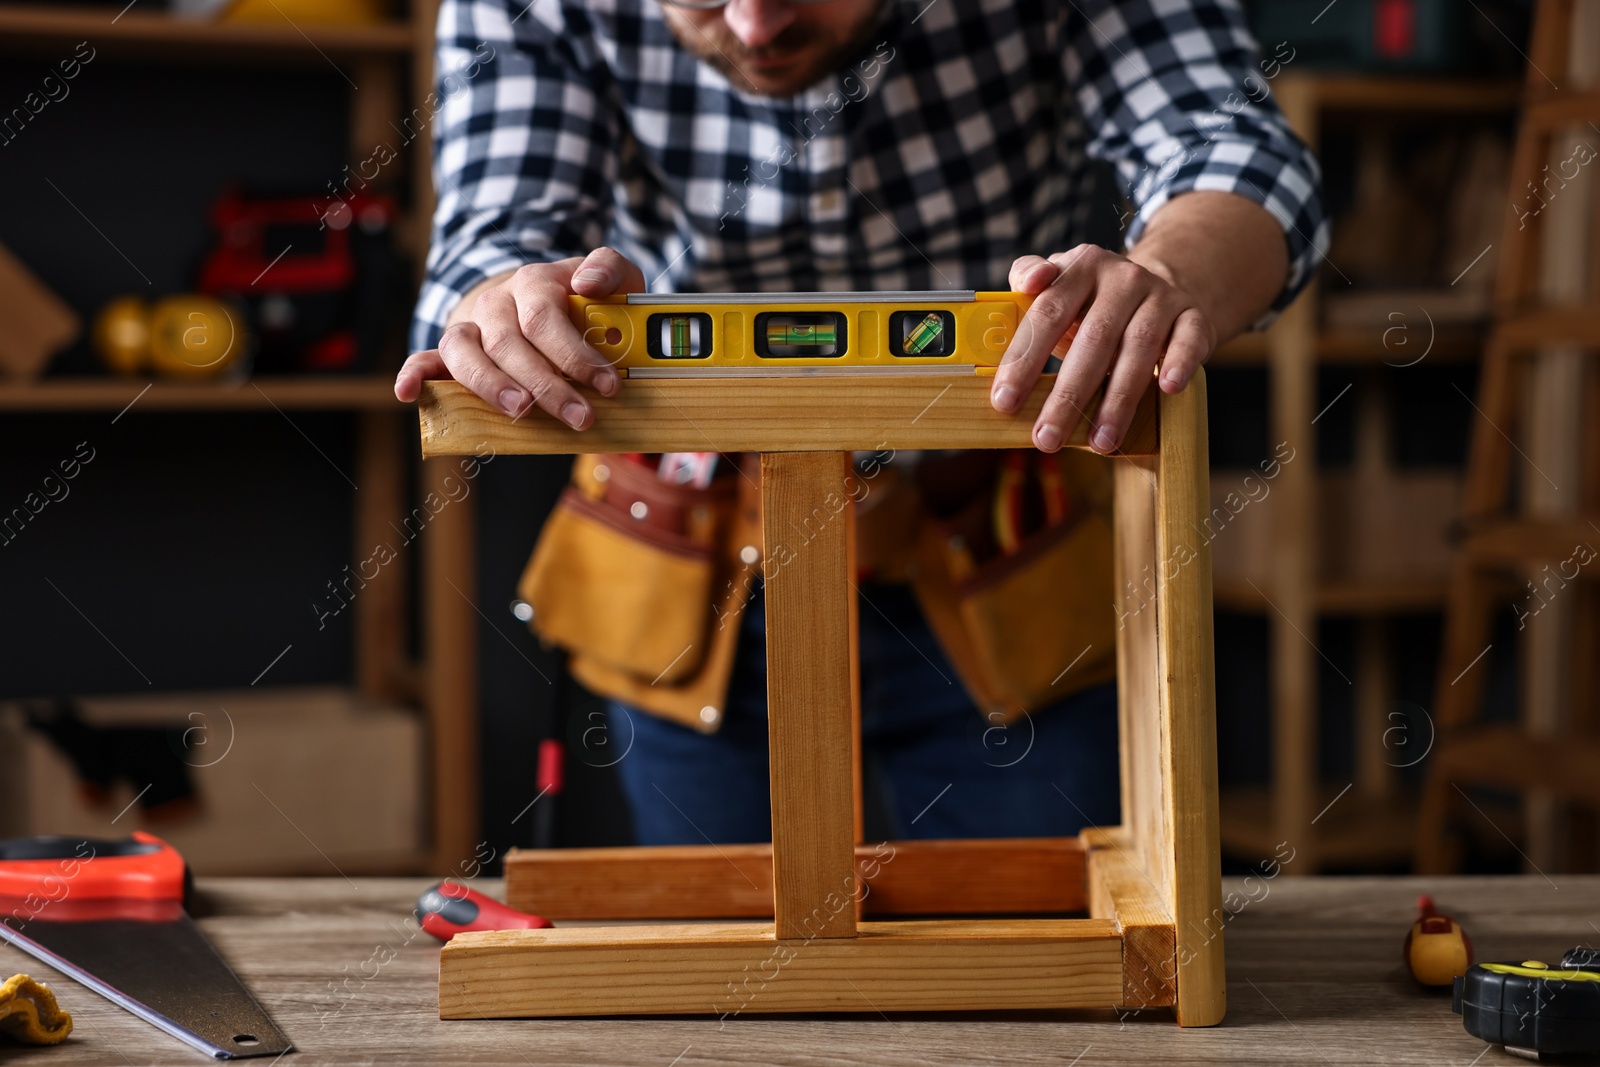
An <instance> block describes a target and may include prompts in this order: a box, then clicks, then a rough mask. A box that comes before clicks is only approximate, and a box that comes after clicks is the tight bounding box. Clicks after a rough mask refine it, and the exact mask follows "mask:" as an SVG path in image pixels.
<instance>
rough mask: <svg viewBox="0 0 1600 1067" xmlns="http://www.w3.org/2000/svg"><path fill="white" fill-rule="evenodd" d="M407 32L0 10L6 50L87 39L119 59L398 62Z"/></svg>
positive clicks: (384, 25)
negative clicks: (364, 57)
mask: <svg viewBox="0 0 1600 1067" xmlns="http://www.w3.org/2000/svg"><path fill="white" fill-rule="evenodd" d="M408 29H409V27H407V26H406V24H405V23H403V22H399V21H385V22H381V23H377V24H375V25H343V24H339V23H329V22H315V21H309V20H300V21H298V22H294V21H291V20H289V19H288V18H284V19H281V20H278V21H275V22H224V21H221V20H218V19H209V18H179V17H175V16H173V15H169V14H158V13H156V12H154V11H142V10H138V9H135V10H132V11H124V12H122V13H121V14H120V15H118V16H117V17H115V18H113V17H111V16H110V15H108V14H107V13H106V12H104V11H103V10H95V9H93V8H75V7H63V6H62V5H59V4H6V5H5V6H4V7H0V41H4V42H5V43H6V44H7V45H8V48H7V49H6V50H7V51H14V50H17V49H20V48H23V47H33V48H40V47H55V46H65V47H67V48H71V47H72V45H74V44H76V43H77V42H79V41H82V40H85V39H88V40H90V41H93V42H94V44H95V46H96V47H97V48H108V49H111V50H112V51H114V52H116V53H118V54H123V55H131V54H143V55H155V56H167V55H181V56H183V57H185V58H190V59H195V60H201V61H206V62H214V63H221V62H232V61H235V60H237V59H238V58H239V57H240V56H244V55H250V56H258V57H262V58H278V59H282V60H285V61H288V60H295V61H299V62H303V63H306V64H311V63H324V64H325V63H326V60H325V59H323V58H320V57H319V56H318V54H317V53H318V52H324V53H330V54H333V55H341V54H343V55H358V54H379V55H404V54H406V53H407V52H409V51H410V50H411V45H412V42H411V35H410V33H409V32H408Z"/></svg>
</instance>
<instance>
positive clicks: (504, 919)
mask: <svg viewBox="0 0 1600 1067" xmlns="http://www.w3.org/2000/svg"><path fill="white" fill-rule="evenodd" d="M417 922H419V923H421V924H422V928H423V929H424V930H426V931H427V932H428V933H430V934H432V935H433V936H434V937H437V938H438V939H439V940H440V941H448V940H450V939H451V938H452V937H454V936H456V935H457V934H459V933H465V932H466V931H468V930H547V929H549V928H550V927H551V926H553V925H554V924H553V923H551V921H550V920H549V919H543V918H540V917H539V916H537V915H529V914H527V913H526V912H521V911H513V910H512V909H511V908H508V907H506V906H505V905H504V904H502V903H500V902H499V901H498V900H495V899H494V898H493V897H486V896H484V895H483V894H482V893H480V892H478V891H477V890H476V889H469V888H468V887H466V886H464V885H461V884H459V883H457V882H440V883H439V884H438V885H435V886H430V887H429V888H428V889H425V890H423V892H422V895H421V896H420V897H418V898H417Z"/></svg>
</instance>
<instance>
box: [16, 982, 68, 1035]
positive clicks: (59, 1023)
mask: <svg viewBox="0 0 1600 1067" xmlns="http://www.w3.org/2000/svg"><path fill="white" fill-rule="evenodd" d="M70 1033H72V1016H71V1015H69V1014H68V1013H67V1012H65V1011H63V1010H62V1009H61V1007H60V1006H59V1005H58V1004H56V995H55V994H54V993H52V992H50V987H49V986H47V985H44V984H42V983H39V982H36V981H34V980H33V979H32V978H29V977H28V976H27V975H25V974H14V975H12V976H11V977H10V978H8V979H6V980H5V982H4V983H3V984H0V1034H6V1035H9V1036H10V1037H14V1038H16V1039H17V1040H18V1041H24V1042H27V1043H28V1044H30V1045H56V1044H60V1043H61V1042H62V1041H65V1040H66V1038H67V1035H68V1034H70Z"/></svg>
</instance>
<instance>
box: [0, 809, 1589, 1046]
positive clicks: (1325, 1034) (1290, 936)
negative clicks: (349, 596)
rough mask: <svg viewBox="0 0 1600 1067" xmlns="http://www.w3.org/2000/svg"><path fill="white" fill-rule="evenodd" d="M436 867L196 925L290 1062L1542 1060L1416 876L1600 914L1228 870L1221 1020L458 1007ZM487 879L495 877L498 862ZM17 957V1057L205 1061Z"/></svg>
mask: <svg viewBox="0 0 1600 1067" xmlns="http://www.w3.org/2000/svg"><path fill="white" fill-rule="evenodd" d="M308 829H309V830H310V831H311V833H313V834H315V832H316V831H315V829H314V828H310V827H308ZM1262 858H1263V859H1265V858H1267V857H1262ZM1291 865H1292V864H1291ZM444 873H446V872H444V871H440V872H439V874H440V875H442V874H444ZM437 878H438V875H434V876H430V877H426V878H414V879H376V878H373V879H369V878H360V877H358V878H356V879H355V884H354V885H352V884H350V883H348V882H346V881H344V880H343V879H341V878H338V877H329V878H320V879H201V880H200V891H201V902H202V904H203V905H204V906H205V910H204V913H203V914H202V916H201V918H200V925H201V927H202V928H203V929H204V930H205V931H206V934H207V935H208V936H209V937H210V938H211V939H212V941H213V943H214V944H215V945H216V946H217V949H218V950H219V951H220V952H221V953H222V954H223V956H224V957H225V958H226V959H227V960H228V961H229V962H230V963H231V964H232V965H233V967H234V969H235V970H236V971H237V972H238V973H239V976H240V977H241V978H242V979H243V980H244V981H245V983H246V984H248V985H249V986H250V988H251V989H252V990H253V991H254V992H255V994H256V996H257V997H258V998H260V1000H261V1002H262V1003H263V1004H264V1005H265V1006H266V1008H267V1010H268V1011H270V1012H271V1013H272V1015H273V1018H274V1019H276V1020H277V1022H278V1025H279V1026H280V1027H282V1028H283V1030H284V1031H285V1032H286V1033H287V1034H288V1035H289V1037H290V1038H291V1039H292V1040H293V1041H294V1042H295V1044H296V1046H297V1048H298V1050H299V1051H297V1052H294V1053H291V1054H289V1055H288V1056H286V1057H285V1058H284V1059H283V1061H282V1063H281V1064H280V1067H291V1065H292V1067H311V1065H319V1067H320V1065H330V1067H331V1065H336V1064H338V1065H348V1064H362V1063H368V1064H370V1063H376V1064H392V1065H402V1067H411V1065H416V1067H432V1065H435V1064H506V1065H508V1067H569V1065H571V1064H576V1063H582V1064H586V1065H597V1067H672V1065H673V1064H674V1063H675V1064H676V1067H710V1065H716V1067H731V1065H734V1064H745V1063H761V1064H768V1065H772V1067H843V1065H853V1064H862V1065H873V1067H879V1065H882V1067H930V1065H933V1067H955V1065H958V1064H974V1063H976V1064H984V1065H1001V1064H1006V1065H1010V1064H1025V1065H1029V1067H1033V1065H1043V1064H1058V1065H1061V1067H1066V1065H1068V1064H1071V1063H1073V1060H1074V1058H1075V1057H1081V1058H1079V1059H1078V1060H1077V1063H1078V1067H1101V1065H1108V1064H1127V1065H1134V1064H1138V1065H1144V1064H1150V1063H1160V1064H1163V1065H1165V1064H1175V1065H1189V1064H1192V1065H1196V1067H1202V1065H1203V1067H1217V1065H1220V1064H1228V1065H1230V1067H1233V1065H1246V1067H1257V1065H1259V1067H1267V1065H1271V1067H1279V1065H1282V1064H1314V1065H1319V1067H1328V1065H1331V1067H1354V1065H1365V1064H1407V1065H1415V1067H1422V1065H1429V1067H1435V1065H1445V1067H1468V1065H1469V1064H1472V1063H1474V1062H1476V1064H1477V1067H1504V1065H1509V1064H1518V1063H1526V1061H1524V1060H1517V1059H1514V1058H1512V1057H1509V1056H1506V1055H1505V1054H1503V1053H1502V1052H1500V1051H1499V1050H1498V1049H1489V1048H1488V1046H1486V1045H1484V1044H1483V1043H1482V1042H1481V1041H1478V1040H1477V1039H1476V1038H1474V1037H1472V1036H1471V1035H1469V1034H1467V1033H1466V1031H1464V1030H1463V1029H1462V1027H1461V1020H1460V1018H1459V1017H1458V1016H1455V1015H1452V1014H1451V1013H1450V998H1449V996H1448V995H1442V996H1441V995H1436V994H1432V993H1428V992H1425V991H1423V990H1421V989H1419V988H1417V987H1416V986H1415V985H1413V984H1412V983H1411V981H1410V980H1409V978H1407V977H1406V975H1405V973H1404V968H1403V966H1402V965H1401V963H1400V942H1401V940H1402V939H1403V938H1404V936H1405V932H1406V930H1407V929H1408V928H1409V926H1410V924H1411V921H1412V920H1413V919H1414V918H1415V916H1416V898H1417V894H1418V893H1422V892H1426V893H1431V894H1432V895H1433V896H1434V898H1435V899H1436V900H1437V901H1438V903H1439V906H1440V907H1441V908H1443V909H1444V910H1445V911H1448V912H1449V913H1450V914H1452V915H1454V916H1456V917H1457V918H1459V919H1460V920H1461V921H1462V923H1463V924H1464V925H1465V926H1466V928H1467V931H1468V932H1469V933H1470V934H1471V935H1472V941H1473V945H1474V947H1475V948H1476V949H1477V953H1478V956H1479V958H1481V959H1485V960H1506V959H1510V960H1522V959H1552V958H1555V957H1558V956H1560V954H1561V953H1562V952H1563V951H1564V950H1566V949H1567V948H1570V947H1571V946H1573V945H1576V944H1579V943H1581V942H1584V941H1588V942H1591V943H1592V942H1593V940H1594V938H1595V933H1594V929H1593V928H1592V926H1591V925H1590V924H1591V923H1592V922H1595V921H1600V903H1597V902H1600V877H1593V876H1589V877H1580V876H1576V875H1562V874H1554V875H1552V876H1551V881H1553V882H1554V885H1552V884H1551V882H1547V881H1546V880H1545V879H1544V878H1542V877H1540V876H1538V875H1529V876H1527V877H1515V878H1429V879H1404V878H1397V879H1386V878H1305V879H1289V878H1286V877H1282V876H1280V877H1278V878H1276V879H1271V880H1263V879H1260V878H1255V879H1251V880H1249V881H1247V882H1241V881H1240V880H1239V879H1237V878H1229V879H1224V881H1223V899H1224V902H1225V903H1228V904H1230V905H1231V908H1230V911H1229V914H1230V916H1231V917H1230V919H1229V921H1228V928H1227V938H1228V1016H1227V1018H1226V1019H1225V1020H1224V1021H1223V1024H1222V1025H1221V1026H1218V1027H1214V1028H1209V1029H1202V1030H1180V1029H1178V1028H1177V1027H1175V1026H1173V1025H1172V1016H1171V1013H1170V1012H1169V1011H1168V1010H1167V1009H1164V1008H1163V1009H1151V1010H1147V1011H1143V1012H1138V1013H1136V1014H1131V1015H1130V1014H1127V1013H1123V1014H1122V1016H1120V1017H1119V1015H1118V1013H1116V1012H1113V1011H1111V1010H1110V1009H1104V1010H1079V1011H1052V1012H1047V1011H1028V1012H1005V1013H1000V1014H983V1013H976V1012H963V1013H960V1014H951V1015H943V1014H941V1015H923V1014H902V1013H889V1015H888V1018H884V1017H883V1016H879V1015H873V1014H865V1015H852V1016H849V1017H843V1016H810V1015H798V1016H797V1015H787V1016H771V1015H768V1016H763V1015H760V1014H757V1013H754V1012H750V1013H746V1014H744V1015H741V1016H739V1017H738V1018H734V1019H729V1020H727V1021H726V1022H725V1023H724V1022H719V1020H718V1019H717V1017H715V1016H698V1017H696V1016H686V1017H681V1018H659V1019H656V1018H633V1019H563V1020H554V1021H548V1020H547V1021H531V1020H529V1021H516V1020H508V1021H488V1022H441V1021H440V1020H439V1018H438V1010H439V1009H438V969H439V949H438V945H437V944H436V943H435V942H433V941H432V940H431V939H430V938H428V937H427V936H426V935H424V934H420V933H416V932H415V931H416V926H415V924H414V923H413V922H411V921H409V916H410V913H411V909H412V907H413V906H414V905H415V903H416V897H417V894H418V893H419V892H421V891H422V890H423V889H424V888H426V887H427V886H428V885H431V884H432V883H433V882H434V881H436V880H437ZM473 884H474V885H475V886H476V887H477V888H478V889H480V890H482V891H484V892H487V893H490V894H492V895H496V896H498V895H499V892H500V886H499V884H498V883H497V882H493V881H489V880H485V879H479V880H477V881H476V882H474V883H473ZM15 972H26V973H28V974H32V975H33V976H34V977H35V978H38V979H40V980H41V981H44V982H48V983H49V984H50V985H51V987H52V988H53V989H54V990H55V992H56V995H57V996H58V997H59V998H60V1000H61V1004H62V1006H63V1007H64V1008H66V1009H67V1010H68V1011H70V1012H71V1013H72V1015H73V1019H74V1020H75V1029H74V1031H73V1034H72V1036H71V1037H70V1038H68V1039H67V1041H66V1043H65V1044H63V1045H59V1046H56V1047H54V1048H39V1049H34V1048H25V1047H22V1046H16V1045H7V1046H4V1047H3V1048H0V1058H3V1059H4V1062H5V1063H6V1064H7V1065H8V1067H9V1065H21V1067H33V1065H35V1064H37V1065H39V1067H85V1065H96V1067H99V1065H105V1067H113V1065H126V1067H145V1065H147V1064H180V1065H181V1064H190V1063H192V1064H202V1063H205V1062H206V1060H205V1058H204V1057H203V1056H200V1055H199V1054H198V1053H194V1052H192V1051H190V1050H189V1049H188V1048H186V1047H185V1046H183V1045H181V1044H179V1043H178V1042H176V1041H174V1040H173V1039H172V1038H170V1037H167V1036H166V1035H165V1034H163V1033H161V1032H159V1031H158V1030H156V1029H155V1028H153V1027H151V1026H149V1025H147V1024H145V1023H142V1022H140V1021H139V1020H138V1019H135V1018H134V1017H133V1016H131V1015H129V1014H128V1013H127V1012H124V1011H122V1010H121V1009H120V1008H116V1007H113V1006H112V1005H111V1004H110V1003H109V1002H107V1001H105V1000H103V999H101V998H100V997H98V996H96V995H94V994H92V993H90V992H88V991H87V990H85V989H83V988H82V987H80V986H78V985H76V984H75V983H73V982H72V981H71V980H70V979H67V978H64V977H63V976H61V975H59V974H57V973H56V972H55V971H54V970H52V969H51V968H49V967H46V966H44V965H43V964H41V963H38V962H37V961H35V960H33V959H32V958H31V957H28V956H24V955H23V954H22V953H21V952H18V951H17V950H16V949H14V948H11V947H10V946H8V945H0V974H4V975H10V974H12V973H15ZM1480 1055H1481V1056H1482V1058H1481V1059H1478V1058H1477V1057H1479V1056H1480ZM257 1062H260V1063H261V1064H262V1065H263V1067H265V1065H266V1064H268V1063H270V1061H269V1060H263V1061H257Z"/></svg>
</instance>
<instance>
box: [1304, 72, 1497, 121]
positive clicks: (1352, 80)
mask: <svg viewBox="0 0 1600 1067" xmlns="http://www.w3.org/2000/svg"><path fill="white" fill-rule="evenodd" d="M1283 77H1284V78H1285V79H1286V80H1293V81H1295V82H1297V83H1303V84H1308V85H1309V86H1310V87H1311V91H1312V92H1313V93H1314V94H1315V98H1316V102H1317V106H1318V107H1319V108H1320V109H1322V110H1323V111H1361V112H1389V113H1406V112H1411V113H1429V114H1450V113H1455V114H1481V113H1483V112H1495V111H1505V112H1510V111H1512V110H1514V109H1515V108H1516V106H1517V105H1518V104H1519V103H1520V102H1521V100H1522V81H1521V80H1520V79H1515V78H1510V79H1502V80H1498V81H1484V80H1482V79H1475V78H1439V77H1434V76H1431V75H1423V76H1418V77H1401V76H1394V75H1389V76H1374V75H1371V74H1304V73H1298V72H1294V71H1289V72H1286V73H1285V74H1284V75H1283Z"/></svg>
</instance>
